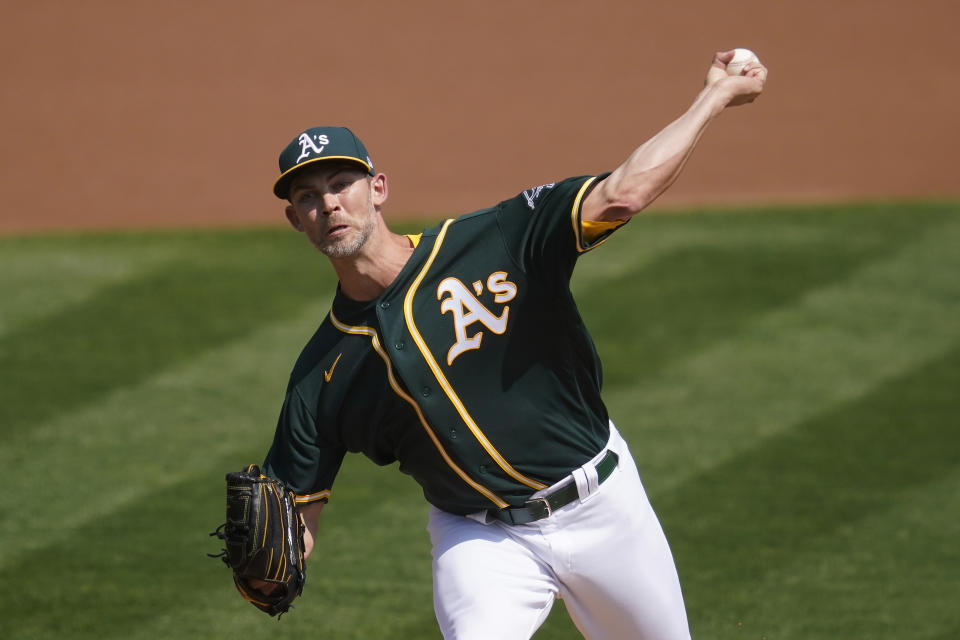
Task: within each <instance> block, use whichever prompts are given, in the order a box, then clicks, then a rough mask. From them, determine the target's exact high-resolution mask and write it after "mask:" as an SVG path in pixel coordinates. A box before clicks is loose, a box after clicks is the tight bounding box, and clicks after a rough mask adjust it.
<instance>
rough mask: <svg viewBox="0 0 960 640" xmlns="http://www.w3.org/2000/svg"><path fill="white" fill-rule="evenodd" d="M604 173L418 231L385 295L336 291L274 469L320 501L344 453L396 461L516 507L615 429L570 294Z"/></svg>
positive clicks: (480, 500) (464, 495)
mask: <svg viewBox="0 0 960 640" xmlns="http://www.w3.org/2000/svg"><path fill="white" fill-rule="evenodd" d="M597 180H598V179H597V178H594V177H578V178H570V179H567V180H564V181H562V182H559V183H555V184H549V185H543V186H541V187H537V188H535V189H530V190H527V191H525V192H524V193H522V194H520V195H518V196H517V197H515V198H513V199H510V200H506V201H504V202H501V203H499V204H498V205H496V206H494V207H491V208H489V209H483V210H480V211H476V212H474V213H471V214H467V215H465V216H462V217H460V218H457V219H455V220H447V221H446V222H444V223H443V224H442V225H440V226H438V227H436V228H433V229H429V230H427V231H424V232H423V234H422V236H421V238H420V240H419V242H418V244H417V246H416V248H415V249H414V252H413V255H412V256H411V257H410V259H409V260H408V261H407V264H406V265H405V266H404V268H403V269H402V270H401V272H400V273H399V275H398V276H397V277H396V279H395V280H394V281H393V282H392V283H391V284H390V286H388V287H387V289H386V290H385V291H384V292H383V293H382V294H381V295H380V297H379V298H377V299H376V300H373V301H369V302H356V301H353V300H351V299H349V298H347V297H346V296H344V295H343V294H342V293H341V292H340V291H339V290H338V291H337V295H336V296H335V298H334V301H333V305H332V308H331V310H330V313H329V314H328V315H327V317H326V318H325V319H324V321H323V323H322V324H321V325H320V327H319V328H318V330H317V332H316V333H315V334H314V336H313V337H312V338H311V339H310V341H309V342H308V344H307V345H306V347H305V348H304V349H303V352H302V353H301V355H300V357H299V359H298V360H297V363H296V365H295V366H294V369H293V372H292V374H291V377H290V382H289V385H288V388H287V393H286V398H285V400H284V404H283V408H282V410H281V413H280V418H279V421H278V425H277V430H276V433H275V436H274V441H273V444H272V446H271V448H270V451H269V453H268V454H267V457H266V460H265V461H264V465H263V467H264V469H265V473H267V474H269V475H271V476H273V477H276V478H277V479H279V480H281V481H283V482H285V483H287V484H288V485H289V486H290V487H291V488H292V489H293V490H294V492H295V493H297V496H298V501H299V502H310V501H314V500H321V499H326V498H328V497H329V495H330V489H331V487H332V486H333V481H334V478H335V476H336V474H337V471H338V470H339V467H340V464H341V462H342V460H343V456H344V455H345V453H346V452H347V451H351V452H362V453H364V454H365V455H366V456H368V457H369V458H370V459H371V460H373V461H374V462H376V463H378V464H390V463H393V462H395V461H398V462H399V466H400V470H401V471H403V472H404V473H407V474H410V475H411V476H413V477H414V478H415V479H416V481H417V482H418V483H419V484H420V485H421V486H422V488H423V492H424V495H425V496H426V498H427V500H428V501H430V503H432V504H433V505H435V506H437V507H439V508H441V509H444V510H446V511H449V512H452V513H457V514H468V513H473V512H477V511H480V510H483V509H489V508H502V507H505V506H508V505H519V504H522V503H523V502H524V501H525V500H526V499H527V498H528V497H529V496H530V495H531V494H532V493H534V492H535V491H537V490H539V489H542V488H545V487H546V486H549V485H550V484H552V483H554V482H556V481H557V480H559V479H561V478H563V477H564V476H566V475H567V474H569V473H570V471H571V470H573V469H574V468H576V467H578V466H580V465H582V464H584V463H585V462H587V461H588V460H590V459H591V458H593V457H594V456H595V455H596V454H597V453H598V452H599V451H600V450H601V449H602V448H603V447H604V446H605V444H606V442H607V438H608V436H609V422H608V417H607V410H606V408H605V407H604V404H603V402H602V400H601V397H600V388H601V383H602V374H601V366H600V360H599V358H598V356H597V352H596V350H595V348H594V345H593V341H592V340H591V338H590V335H589V333H588V332H587V329H586V328H585V327H584V324H583V321H582V320H581V318H580V314H579V312H578V310H577V307H576V305H575V303H574V300H573V296H572V294H571V292H570V286H569V285H570V277H571V275H572V272H573V268H574V265H575V263H576V260H577V258H578V257H579V256H580V255H581V254H582V253H584V252H585V251H588V250H589V249H591V248H593V247H594V246H596V245H598V244H600V243H601V242H603V241H604V240H605V239H606V238H607V237H608V236H609V235H610V233H612V231H613V230H614V228H615V226H614V225H610V226H607V227H604V228H603V229H601V231H600V232H599V233H592V234H585V233H584V225H583V224H581V220H580V205H581V202H582V200H583V198H584V196H585V195H586V194H587V193H588V192H589V190H590V189H591V188H593V187H594V186H595V184H596V182H597Z"/></svg>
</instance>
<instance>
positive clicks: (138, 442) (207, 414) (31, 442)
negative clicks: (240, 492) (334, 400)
mask: <svg viewBox="0 0 960 640" xmlns="http://www.w3.org/2000/svg"><path fill="white" fill-rule="evenodd" d="M328 306H329V299H324V298H319V299H318V300H315V301H313V302H312V303H311V304H310V306H308V307H307V308H306V310H305V311H302V312H301V313H300V314H299V316H298V317H286V318H279V319H277V320H276V321H275V322H274V323H273V324H271V325H268V326H267V327H264V328H262V329H261V330H259V331H257V332H256V333H254V334H251V335H249V336H247V338H246V339H244V340H239V341H236V342H234V343H231V344H229V345H226V346H221V347H220V348H219V349H215V350H208V351H203V352H201V353H199V354H196V356H195V358H194V359H192V360H190V361H188V362H186V363H184V364H182V365H181V366H179V367H176V368H173V369H169V370H167V371H162V372H159V373H157V374H156V375H154V376H153V377H152V378H150V379H147V380H145V381H143V382H141V383H140V384H138V385H136V386H130V387H125V388H122V389H118V390H115V391H113V392H111V393H109V394H107V395H105V396H103V397H101V398H100V399H99V401H98V402H96V403H91V404H89V405H88V406H85V407H83V408H80V409H77V410H75V411H73V412H71V413H70V414H69V415H61V416H58V417H56V418H53V419H51V420H49V421H47V422H45V423H39V424H36V425H34V426H33V428H31V429H29V430H24V431H22V432H20V433H18V434H17V435H16V437H11V438H8V439H7V441H6V442H5V443H4V446H3V448H0V467H2V468H3V469H5V470H6V471H7V472H8V473H10V474H12V475H13V476H14V477H17V478H20V479H22V481H23V482H24V485H25V488H26V486H29V491H30V495H31V502H33V501H35V503H36V504H42V505H44V508H43V509H25V508H24V506H25V503H24V501H23V495H22V494H20V493H18V492H5V493H3V494H0V512H3V513H8V514H13V513H17V514H18V515H17V517H11V518H5V519H3V520H2V521H0V539H2V540H3V541H4V543H3V544H2V545H0V567H3V566H6V565H7V564H9V563H10V562H11V561H13V560H14V559H15V558H17V557H18V556H20V555H21V554H23V553H25V552H28V551H31V550H35V551H37V552H39V553H44V552H45V551H44V550H45V549H46V548H48V547H49V546H51V545H59V544H63V543H65V541H67V540H69V539H70V538H71V536H72V531H73V529H74V528H79V527H82V526H85V525H86V524H87V523H89V522H90V521H92V520H95V519H97V518H101V517H109V515H110V513H111V512H112V511H114V510H117V509H122V508H124V507H125V506H126V505H127V504H130V503H138V502H140V503H149V502H150V496H151V494H152V493H154V492H157V491H163V490H165V489H166V487H168V486H169V485H170V484H172V483H175V482H178V481H180V480H182V479H183V478H184V477H188V476H195V475H196V473H197V472H198V471H199V470H204V469H206V468H207V466H208V465H209V460H210V459H211V458H218V459H219V458H220V457H221V456H223V455H225V454H227V453H228V452H230V451H236V450H237V449H238V448H243V449H249V448H250V447H254V448H256V450H257V454H256V457H254V458H253V459H244V460H243V461H238V462H237V464H236V466H237V467H238V469H239V467H240V466H241V464H246V463H249V462H259V461H260V460H261V459H262V457H263V454H264V453H265V452H266V449H267V447H268V446H269V444H270V441H271V439H272V436H273V427H274V425H275V424H276V417H277V415H278V413H279V407H280V403H281V402H282V400H283V392H284V389H285V387H286V379H287V375H288V374H289V371H290V367H291V363H292V361H293V359H294V358H295V357H296V354H297V353H298V352H299V350H300V348H301V347H302V346H303V344H304V343H305V342H306V340H307V338H308V337H309V335H310V334H311V333H312V331H313V330H314V329H315V327H316V325H317V324H318V323H319V322H320V320H321V319H322V317H323V316H324V315H325V314H326V312H327V309H328ZM221 471H222V472H225V471H226V470H221ZM217 475H219V476H222V473H219V474H217ZM215 477H216V476H215ZM52 513H54V514H57V515H56V520H57V526H56V527H51V526H50V518H51V514H52Z"/></svg>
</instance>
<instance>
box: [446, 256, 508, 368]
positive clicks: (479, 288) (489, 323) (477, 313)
mask: <svg viewBox="0 0 960 640" xmlns="http://www.w3.org/2000/svg"><path fill="white" fill-rule="evenodd" d="M487 290H488V291H490V293H492V294H494V297H493V301H494V302H497V303H500V304H503V303H504V302H510V301H511V300H513V299H514V297H516V295H517V285H515V284H513V283H512V282H510V281H509V280H507V274H506V272H504V271H497V272H495V273H491V274H490V277H489V278H487ZM482 293H483V282H481V281H480V280H477V281H476V282H474V283H473V291H470V289H468V288H467V286H466V285H465V284H463V283H462V282H460V281H459V280H457V279H456V278H444V279H443V281H442V282H441V283H440V285H439V286H438V287H437V300H440V311H441V312H442V313H447V312H448V311H449V312H450V313H451V314H453V330H454V334H455V335H456V336H457V341H456V342H455V343H454V344H453V346H452V347H450V350H449V351H448V352H447V364H448V365H451V364H453V361H454V360H455V359H456V357H457V356H459V355H460V354H461V353H463V352H464V351H469V350H470V349H479V348H480V341H481V340H482V339H483V331H477V332H476V333H474V334H473V335H472V336H469V337H468V336H467V328H468V327H469V326H470V325H472V324H473V323H475V322H479V323H480V324H482V325H483V326H485V327H486V328H487V329H489V330H490V331H492V332H494V333H496V334H503V333H504V332H505V331H506V330H507V317H508V316H509V314H510V307H509V306H504V308H503V312H502V313H501V314H500V315H499V316H497V315H494V313H493V312H492V311H490V310H489V309H487V308H486V307H485V306H483V303H482V302H480V300H478V299H477V296H479V295H481V294H482ZM474 294H476V295H474ZM445 295H449V296H450V297H448V298H444V296H445Z"/></svg>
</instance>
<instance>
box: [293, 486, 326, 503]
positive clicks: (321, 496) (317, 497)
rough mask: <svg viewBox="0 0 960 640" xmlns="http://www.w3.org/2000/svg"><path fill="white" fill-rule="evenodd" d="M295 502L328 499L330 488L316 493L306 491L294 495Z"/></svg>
mask: <svg viewBox="0 0 960 640" xmlns="http://www.w3.org/2000/svg"><path fill="white" fill-rule="evenodd" d="M294 498H295V500H296V503H297V504H307V503H308V502H316V501H317V500H330V490H329V489H327V490H325V491H320V492H318V493H308V494H305V495H298V496H294Z"/></svg>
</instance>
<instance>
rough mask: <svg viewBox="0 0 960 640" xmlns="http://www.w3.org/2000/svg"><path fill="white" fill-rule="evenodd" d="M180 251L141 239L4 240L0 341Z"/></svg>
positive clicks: (0, 240) (0, 250)
mask: <svg viewBox="0 0 960 640" xmlns="http://www.w3.org/2000/svg"><path fill="white" fill-rule="evenodd" d="M178 250H179V249H178V246H177V245H171V243H169V242H157V241H156V240H150V238H149V236H142V235H130V236H129V237H125V238H124V240H123V241H118V239H117V237H116V236H114V235H99V234H98V235H93V234H91V235H83V236H78V237H74V236H70V237H66V238H65V237H62V236H57V235H54V236H13V237H10V236H8V237H2V236H0V261H2V262H0V264H2V265H3V268H2V269H0V301H2V302H0V339H2V338H3V336H5V335H7V334H9V333H11V332H13V331H16V330H20V329H22V328H24V327H26V326H28V325H29V324H30V323H31V322H34V321H37V320H39V319H42V318H43V317H45V316H52V315H54V314H56V313H59V312H60V311H62V310H63V309H65V308H66V307H69V306H75V305H79V304H82V303H83V302H84V301H86V300H88V299H89V298H90V297H91V296H92V295H94V294H96V293H97V292H98V291H99V290H101V289H103V288H104V287H107V286H111V285H117V284H119V283H121V282H123V281H125V280H129V279H131V278H135V277H138V276H140V275H142V274H143V273H145V272H148V271H152V270H154V269H156V268H157V267H158V266H159V265H161V264H163V263H167V262H170V261H171V260H174V259H175V258H176V257H177V255H178Z"/></svg>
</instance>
